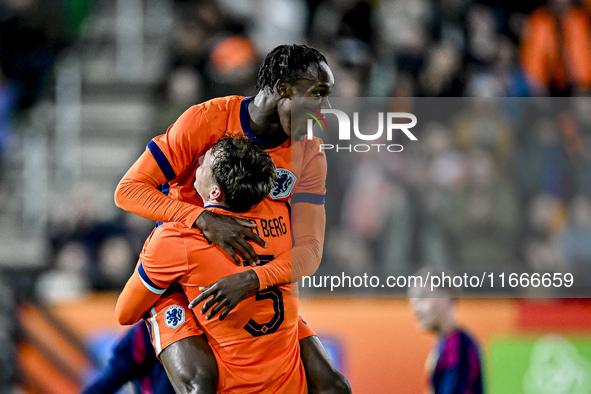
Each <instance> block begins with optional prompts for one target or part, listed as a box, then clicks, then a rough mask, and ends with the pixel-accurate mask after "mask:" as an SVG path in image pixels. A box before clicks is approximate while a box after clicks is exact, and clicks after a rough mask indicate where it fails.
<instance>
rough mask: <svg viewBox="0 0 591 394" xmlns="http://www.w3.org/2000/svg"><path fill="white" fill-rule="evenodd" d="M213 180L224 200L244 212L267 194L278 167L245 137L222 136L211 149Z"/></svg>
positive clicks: (233, 208) (232, 207)
mask: <svg viewBox="0 0 591 394" xmlns="http://www.w3.org/2000/svg"><path fill="white" fill-rule="evenodd" d="M211 155H212V157H213V162H212V164H211V174H212V176H213V180H214V181H215V183H216V184H217V185H218V186H219V187H220V189H221V190H222V192H224V198H225V203H226V205H228V207H229V208H230V209H232V210H233V211H235V212H246V211H248V210H250V209H251V208H252V207H254V206H255V205H256V204H258V203H259V202H261V201H262V200H263V199H264V198H265V197H267V196H268V195H269V193H270V192H271V190H272V189H273V187H274V186H275V182H277V170H276V168H275V164H274V163H273V159H271V156H269V154H268V153H267V152H266V151H265V150H264V149H263V148H262V147H261V146H260V145H257V144H255V143H253V142H252V141H251V140H248V139H246V138H244V137H230V136H227V137H224V138H221V139H220V140H218V141H217V142H216V143H215V144H214V145H213V147H212V148H211Z"/></svg>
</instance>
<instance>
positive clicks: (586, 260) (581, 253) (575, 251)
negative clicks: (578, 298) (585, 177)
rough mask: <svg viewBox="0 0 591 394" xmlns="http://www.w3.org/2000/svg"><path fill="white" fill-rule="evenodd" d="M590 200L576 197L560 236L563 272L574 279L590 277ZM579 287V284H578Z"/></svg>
mask: <svg viewBox="0 0 591 394" xmlns="http://www.w3.org/2000/svg"><path fill="white" fill-rule="evenodd" d="M589 240H591V199H590V198H589V197H588V196H583V195H577V196H575V198H573V200H572V202H571V204H570V209H569V220H568V222H567V224H566V227H565V229H564V232H563V234H562V245H561V246H562V248H563V250H564V257H565V259H566V266H565V271H567V272H572V273H573V275H574V276H575V277H578V278H589V277H591V242H589ZM579 285H581V283H579Z"/></svg>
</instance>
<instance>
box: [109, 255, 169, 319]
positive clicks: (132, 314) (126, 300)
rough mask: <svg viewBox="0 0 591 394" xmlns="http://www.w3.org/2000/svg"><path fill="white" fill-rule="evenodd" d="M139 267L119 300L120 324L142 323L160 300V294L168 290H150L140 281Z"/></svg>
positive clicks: (117, 310)
mask: <svg viewBox="0 0 591 394" xmlns="http://www.w3.org/2000/svg"><path fill="white" fill-rule="evenodd" d="M139 267H141V265H138V266H137V267H136V269H135V272H134V273H133V275H132V276H131V278H129V280H128V281H127V283H126V284H125V287H124V288H123V291H121V294H120V295H119V298H118V299H117V305H116V306H115V316H117V321H118V322H119V324H122V325H129V324H134V323H137V322H138V321H140V320H141V319H142V316H143V315H144V314H145V313H146V312H147V311H148V309H150V307H151V306H152V305H154V303H155V302H156V301H157V300H158V298H160V294H162V293H164V291H165V290H166V289H157V288H154V290H153V291H150V290H148V289H147V287H146V285H145V284H144V283H143V282H142V280H141V279H140V275H139V273H138V268H139Z"/></svg>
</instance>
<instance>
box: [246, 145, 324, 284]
mask: <svg viewBox="0 0 591 394" xmlns="http://www.w3.org/2000/svg"><path fill="white" fill-rule="evenodd" d="M321 143H322V140H320V139H319V138H314V139H313V140H302V141H300V142H296V143H295V144H294V145H293V146H292V152H291V155H292V156H291V157H292V170H293V172H294V175H295V176H296V177H297V180H296V182H295V185H294V187H293V191H292V193H293V194H292V195H291V203H292V210H291V225H292V234H293V241H294V243H293V248H292V249H291V250H290V251H288V252H285V253H282V254H280V255H279V256H277V258H276V259H275V260H273V262H272V264H267V265H265V266H260V267H255V268H254V271H255V273H256V274H257V276H258V278H259V282H260V289H265V288H267V287H269V286H273V285H278V284H283V283H292V282H297V281H299V280H300V279H302V277H303V276H311V275H313V274H314V273H315V272H316V270H317V269H318V266H319V265H320V260H321V258H322V249H323V245H324V230H325V227H326V214H325V210H324V194H325V193H326V187H325V183H326V171H327V166H326V156H325V154H324V152H322V151H321V149H320V144H321Z"/></svg>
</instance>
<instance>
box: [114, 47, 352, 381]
mask: <svg viewBox="0 0 591 394" xmlns="http://www.w3.org/2000/svg"><path fill="white" fill-rule="evenodd" d="M333 85H334V78H333V76H332V72H331V70H330V68H329V67H328V65H327V63H326V60H325V59H324V57H323V56H322V55H321V54H320V53H319V52H318V51H316V50H314V49H312V48H309V47H306V46H304V45H284V46H280V47H278V48H276V49H274V50H273V51H271V52H270V53H269V54H268V55H267V57H266V59H265V61H264V62H263V64H262V66H261V69H260V71H259V77H258V81H257V88H258V89H259V92H258V94H257V95H256V96H254V97H251V98H244V97H239V96H230V97H225V98H220V99H214V100H211V101H208V102H206V103H203V104H200V105H196V106H194V107H192V108H190V109H189V110H187V111H186V112H185V113H184V114H183V115H181V117H180V118H179V119H178V121H177V122H176V123H175V124H174V125H173V126H171V128H170V129H169V130H168V132H167V133H166V134H165V135H162V136H158V137H156V138H154V139H153V140H152V142H150V144H149V145H148V148H149V149H148V150H146V152H145V153H144V154H143V155H142V156H141V157H140V158H139V159H138V161H137V162H136V163H135V164H134V166H133V167H132V168H131V169H130V170H129V171H128V172H127V174H126V175H125V176H124V178H123V179H122V180H121V182H120V184H119V185H118V187H117V191H116V194H115V200H116V203H117V205H118V206H119V207H121V208H123V209H126V210H128V211H130V212H133V213H136V214H138V215H141V216H144V217H147V218H150V219H153V220H158V221H173V222H182V223H185V224H186V225H187V226H194V227H198V228H200V229H202V230H203V232H204V234H205V235H206V236H207V238H208V239H210V240H211V241H213V242H214V243H216V244H218V245H220V246H221V247H222V248H223V249H224V250H226V251H227V252H228V253H229V254H230V255H231V256H232V257H233V258H234V259H235V260H236V261H237V262H239V260H238V257H237V255H236V253H235V251H236V252H238V253H239V254H241V255H242V256H243V257H244V258H245V259H246V260H247V261H248V262H250V263H252V262H255V261H257V260H258V256H257V254H256V252H255V251H254V248H253V247H252V246H251V245H250V244H249V243H248V242H247V241H246V239H245V237H248V238H250V239H253V240H255V241H257V242H258V243H260V244H263V241H262V240H261V239H260V238H259V237H258V236H257V235H256V234H254V233H252V232H251V231H248V230H247V229H245V228H244V227H243V226H248V227H250V228H252V224H250V223H248V222H246V221H241V220H239V219H234V218H232V217H230V216H227V215H216V214H215V213H213V212H210V211H203V208H200V207H199V206H198V205H202V201H200V199H199V197H198V196H196V195H195V193H194V192H193V190H192V181H193V177H194V172H195V168H196V167H197V162H196V160H195V159H196V158H198V157H200V156H201V155H202V154H203V153H204V152H205V151H206V150H207V149H208V148H209V147H210V146H211V145H213V143H215V141H217V139H219V138H220V137H221V136H222V134H223V133H225V132H229V133H230V134H244V135H246V136H247V137H248V138H250V139H252V140H254V141H257V142H259V143H260V144H261V145H262V146H263V147H265V148H266V149H267V150H268V152H269V153H270V154H271V156H272V157H273V159H274V160H275V161H276V165H277V160H283V162H284V163H285V164H284V165H283V167H287V168H280V167H282V166H280V165H277V167H278V171H279V170H283V172H282V173H281V175H282V176H283V178H284V180H285V183H284V184H283V185H278V186H288V187H280V188H278V190H277V193H275V194H274V193H272V194H271V197H273V198H275V199H277V200H279V201H290V202H291V204H292V205H291V208H292V213H293V215H294V216H297V217H300V218H301V217H305V218H307V219H306V220H298V222H297V223H294V227H293V229H292V234H293V237H294V246H293V248H292V250H291V252H288V253H286V254H284V255H283V256H278V257H277V258H276V259H275V260H273V261H272V262H271V263H270V264H266V265H264V266H258V267H255V268H254V272H255V273H256V278H255V277H254V276H249V277H244V276H241V274H236V275H231V276H229V277H226V278H223V279H222V280H221V281H218V282H216V283H215V284H214V285H213V286H210V287H209V291H210V294H213V295H214V301H213V304H215V303H217V305H216V307H218V309H215V308H214V310H213V311H212V313H216V312H217V311H219V307H225V309H224V311H223V312H222V313H225V314H227V313H228V312H229V311H230V310H231V309H232V308H233V307H234V306H235V305H237V304H238V303H239V302H240V301H241V300H242V299H243V298H244V297H245V296H246V294H248V291H247V289H250V288H251V287H253V286H258V288H259V289H261V290H263V289H265V288H267V287H269V286H273V285H276V284H283V283H289V282H293V281H297V280H299V279H300V278H301V277H302V276H303V275H312V274H313V273H314V272H315V271H316V269H317V267H318V264H319V263H320V257H321V254H322V246H323V242H324V226H325V213H324V206H323V202H324V200H323V195H324V181H325V177H326V159H325V157H324V155H323V154H322V153H318V151H317V150H315V149H308V150H307V151H306V152H307V156H308V157H310V159H309V160H308V161H305V163H303V162H299V161H297V160H296V161H295V162H296V163H299V164H301V166H300V168H298V169H294V168H290V167H291V164H292V163H291V162H292V160H291V158H290V157H288V156H289V155H290V154H291V153H292V152H291V150H292V149H291V140H290V139H289V138H288V137H289V136H290V134H291V124H290V122H291V118H290V116H291V100H292V98H294V97H313V98H315V99H316V100H317V104H318V106H319V107H324V108H326V107H328V106H329V104H328V100H327V96H328V95H329V93H330V91H331V90H332V87H333ZM315 142H316V144H318V141H315ZM310 145H311V144H309V146H310ZM314 152H316V154H315V155H312V153H314ZM300 153H301V152H300ZM303 156H306V154H303ZM302 163H303V164H302ZM160 185H164V186H163V187H162V189H163V190H164V191H168V192H169V195H170V196H166V195H164V194H162V193H160V191H159V190H157V187H158V186H160ZM298 187H299V188H300V190H299V192H298ZM194 204H196V205H194ZM234 250H235V251H234ZM160 300H162V298H161V299H160ZM160 300H159V301H158V302H161V301H160ZM162 302H163V303H165V301H162ZM179 302H180V301H179ZM185 303H188V301H185ZM213 304H212V303H209V304H207V305H208V306H212V305H213ZM165 306H167V305H164V304H163V305H161V307H158V305H156V310H162V308H164V307H165ZM206 309H207V307H206ZM156 314H157V312H156ZM210 315H211V313H210ZM224 316H225V315H224ZM306 331H307V333H306ZM299 332H300V347H301V351H302V354H301V356H302V360H303V362H304V366H305V368H306V373H307V378H308V383H309V386H310V392H350V388H349V386H348V382H347V380H346V379H345V378H344V377H343V376H342V375H341V374H340V373H339V372H338V371H337V370H336V369H335V368H334V366H333V365H332V363H331V362H330V359H329V358H328V356H327V353H326V351H325V350H324V348H323V347H322V345H321V344H320V341H319V340H318V338H317V337H316V336H315V335H313V332H312V331H311V330H310V328H308V327H306V325H305V324H303V323H300V330H299ZM184 335H185V337H184V338H183V335H179V336H178V337H177V340H175V341H174V342H173V343H172V344H170V346H168V347H166V348H165V349H164V350H163V351H162V353H161V355H160V357H161V359H162V361H163V362H164V364H165V365H166V366H167V369H168V370H169V372H170V371H171V370H172V371H176V372H178V374H175V376H174V378H175V379H179V381H182V382H185V383H186V384H187V385H189V386H190V385H191V384H196V383H195V382H196V381H198V380H199V377H200V376H202V377H207V376H208V374H209V372H208V371H209V370H208V368H206V365H207V360H205V361H203V366H204V368H203V371H202V372H203V373H202V374H195V373H192V374H190V375H187V374H186V373H185V372H184V370H185V366H186V365H187V364H188V363H192V364H195V363H198V361H196V358H197V356H196V355H197V354H199V353H200V352H201V353H203V351H202V348H203V347H202V346H196V345H195V343H194V342H195V341H190V340H188V339H189V337H191V336H193V337H195V335H194V333H190V332H188V333H185V334H184ZM205 380H207V379H205Z"/></svg>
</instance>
